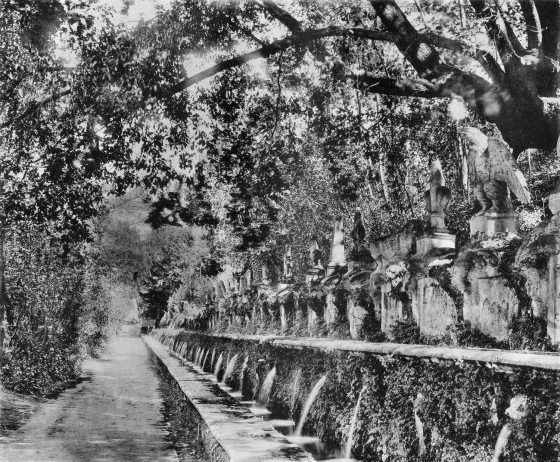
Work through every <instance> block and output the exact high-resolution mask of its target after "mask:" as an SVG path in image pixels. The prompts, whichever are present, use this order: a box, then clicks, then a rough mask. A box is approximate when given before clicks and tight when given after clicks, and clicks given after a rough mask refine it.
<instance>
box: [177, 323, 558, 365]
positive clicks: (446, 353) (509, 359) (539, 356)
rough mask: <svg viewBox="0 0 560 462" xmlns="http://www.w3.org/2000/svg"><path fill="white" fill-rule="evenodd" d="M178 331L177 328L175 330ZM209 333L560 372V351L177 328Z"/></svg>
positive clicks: (268, 342) (302, 346) (288, 344)
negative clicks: (213, 331) (449, 345)
mask: <svg viewBox="0 0 560 462" xmlns="http://www.w3.org/2000/svg"><path fill="white" fill-rule="evenodd" d="M174 332H175V330H174ZM179 332H182V333H185V334H192V335H200V336H206V337H209V338H216V339H222V340H232V341H245V342H253V343H259V344H265V345H270V346H272V347H280V348H289V349H313V350H320V351H324V352H334V353H336V352H338V353H361V354H371V355H374V356H380V357H393V356H395V357H403V358H418V359H426V360H431V361H435V362H438V361H451V362H457V363H462V362H469V363H482V364H486V365H488V366H489V367H495V368H500V367H504V368H520V367H521V368H523V367H527V368H531V369H541V370H548V371H560V354H558V353H550V352H534V351H524V350H499V349H492V348H461V347H446V346H434V345H418V344H403V343H373V342H366V341H362V340H337V339H325V338H300V339H293V338H289V337H281V336H274V335H270V336H257V335H237V334H209V333H205V332H196V331H185V330H176V333H179Z"/></svg>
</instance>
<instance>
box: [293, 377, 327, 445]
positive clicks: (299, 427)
mask: <svg viewBox="0 0 560 462" xmlns="http://www.w3.org/2000/svg"><path fill="white" fill-rule="evenodd" d="M326 381H327V376H326V375H324V376H323V377H321V378H320V379H319V380H318V382H317V383H316V384H315V386H314V387H313V390H311V393H310V394H309V398H307V401H306V403H305V406H304V408H303V412H302V413H301V417H300V418H299V422H298V425H297V427H296V431H295V436H301V431H302V430H303V424H304V423H305V419H307V415H308V414H309V411H310V410H311V406H313V402H314V401H315V399H316V398H317V396H318V395H319V392H320V391H321V388H323V385H324V384H325V382H326Z"/></svg>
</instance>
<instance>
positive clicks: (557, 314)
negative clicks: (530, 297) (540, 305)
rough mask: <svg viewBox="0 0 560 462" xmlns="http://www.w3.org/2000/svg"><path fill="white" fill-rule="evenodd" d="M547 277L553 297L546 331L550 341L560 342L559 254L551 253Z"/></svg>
mask: <svg viewBox="0 0 560 462" xmlns="http://www.w3.org/2000/svg"><path fill="white" fill-rule="evenodd" d="M549 278H550V279H551V280H552V281H551V282H552V284H550V285H551V286H553V287H554V299H553V303H552V306H550V307H549V308H548V312H547V333H548V335H549V337H550V339H551V340H552V343H560V256H559V255H553V256H552V257H550V261H549Z"/></svg>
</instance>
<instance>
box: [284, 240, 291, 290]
mask: <svg viewBox="0 0 560 462" xmlns="http://www.w3.org/2000/svg"><path fill="white" fill-rule="evenodd" d="M283 263H284V265H283V266H284V271H283V274H282V276H283V279H284V281H286V282H289V281H291V280H292V279H293V262H292V247H291V246H289V245H287V246H286V247H285V248H284V262H283Z"/></svg>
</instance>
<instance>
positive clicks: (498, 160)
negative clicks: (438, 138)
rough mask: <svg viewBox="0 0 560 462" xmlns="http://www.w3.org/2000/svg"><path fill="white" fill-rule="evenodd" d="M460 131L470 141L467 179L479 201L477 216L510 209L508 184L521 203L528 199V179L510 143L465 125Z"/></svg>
mask: <svg viewBox="0 0 560 462" xmlns="http://www.w3.org/2000/svg"><path fill="white" fill-rule="evenodd" d="M462 132H463V136H464V137H465V139H466V140H467V142H468V143H469V144H470V148H469V155H468V162H469V177H470V178H469V179H470V181H471V184H472V185H473V187H474V194H475V197H476V199H477V201H478V202H479V203H480V205H481V210H480V212H478V214H477V216H481V215H485V214H488V213H511V203H510V200H509V194H508V188H509V190H511V192H512V193H513V194H515V196H516V197H517V199H518V200H520V201H521V202H523V203H524V204H527V203H529V202H531V193H530V192H529V188H528V186H527V182H526V181H525V177H524V176H523V173H521V171H520V170H519V168H518V167H517V163H516V162H515V159H514V157H513V156H512V154H511V152H510V149H509V146H508V145H507V144H506V143H505V142H504V141H502V140H500V139H498V138H493V137H487V136H486V135H485V134H484V133H482V132H481V131H480V130H479V129H477V128H473V127H467V128H466V129H464V130H463V131H462Z"/></svg>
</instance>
